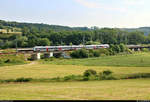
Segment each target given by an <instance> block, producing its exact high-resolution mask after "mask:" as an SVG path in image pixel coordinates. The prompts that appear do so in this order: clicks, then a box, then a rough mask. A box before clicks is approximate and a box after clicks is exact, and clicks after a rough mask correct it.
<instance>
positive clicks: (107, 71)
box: [103, 70, 113, 75]
mask: <svg viewBox="0 0 150 102" xmlns="http://www.w3.org/2000/svg"><path fill="white" fill-rule="evenodd" d="M112 73H113V72H112V71H110V70H105V71H103V74H105V75H110V74H112Z"/></svg>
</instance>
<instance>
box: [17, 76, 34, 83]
mask: <svg viewBox="0 0 150 102" xmlns="http://www.w3.org/2000/svg"><path fill="white" fill-rule="evenodd" d="M31 80H32V78H23V77H22V78H17V79H16V80H15V82H29V81H31Z"/></svg>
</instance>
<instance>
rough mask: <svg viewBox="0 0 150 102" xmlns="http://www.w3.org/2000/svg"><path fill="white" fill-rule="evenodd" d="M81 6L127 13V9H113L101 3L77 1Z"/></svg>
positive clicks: (85, 0) (88, 0)
mask: <svg viewBox="0 0 150 102" xmlns="http://www.w3.org/2000/svg"><path fill="white" fill-rule="evenodd" d="M75 1H76V2H78V3H79V4H81V5H83V6H85V7H88V8H95V9H98V8H99V9H104V10H109V11H119V12H125V11H126V9H125V8H122V7H121V8H120V7H112V6H110V5H106V4H102V3H99V2H94V1H93V0H91V1H90V0H75Z"/></svg>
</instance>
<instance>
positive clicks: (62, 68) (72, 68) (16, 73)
mask: <svg viewBox="0 0 150 102" xmlns="http://www.w3.org/2000/svg"><path fill="white" fill-rule="evenodd" d="M35 63H36V64H26V65H16V66H4V67H0V72H1V73H0V79H14V78H20V77H25V78H53V77H58V76H59V77H62V76H66V75H71V74H75V75H79V74H82V73H83V72H84V71H85V70H87V69H94V70H96V71H97V72H101V71H104V70H107V69H109V70H111V71H113V72H114V74H120V75H123V74H131V73H148V72H150V68H149V67H110V66H109V67H103V66H77V65H51V64H38V63H37V62H35Z"/></svg>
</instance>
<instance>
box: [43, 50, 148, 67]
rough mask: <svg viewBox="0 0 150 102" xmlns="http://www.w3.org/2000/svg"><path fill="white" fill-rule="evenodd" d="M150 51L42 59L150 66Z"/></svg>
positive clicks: (61, 61) (73, 62)
mask: <svg viewBox="0 0 150 102" xmlns="http://www.w3.org/2000/svg"><path fill="white" fill-rule="evenodd" d="M149 59H150V53H135V54H131V55H116V56H104V57H99V58H87V59H54V60H53V61H42V60H41V63H50V64H57V65H85V66H121V67H123V66H124V67H150V60H149Z"/></svg>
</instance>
